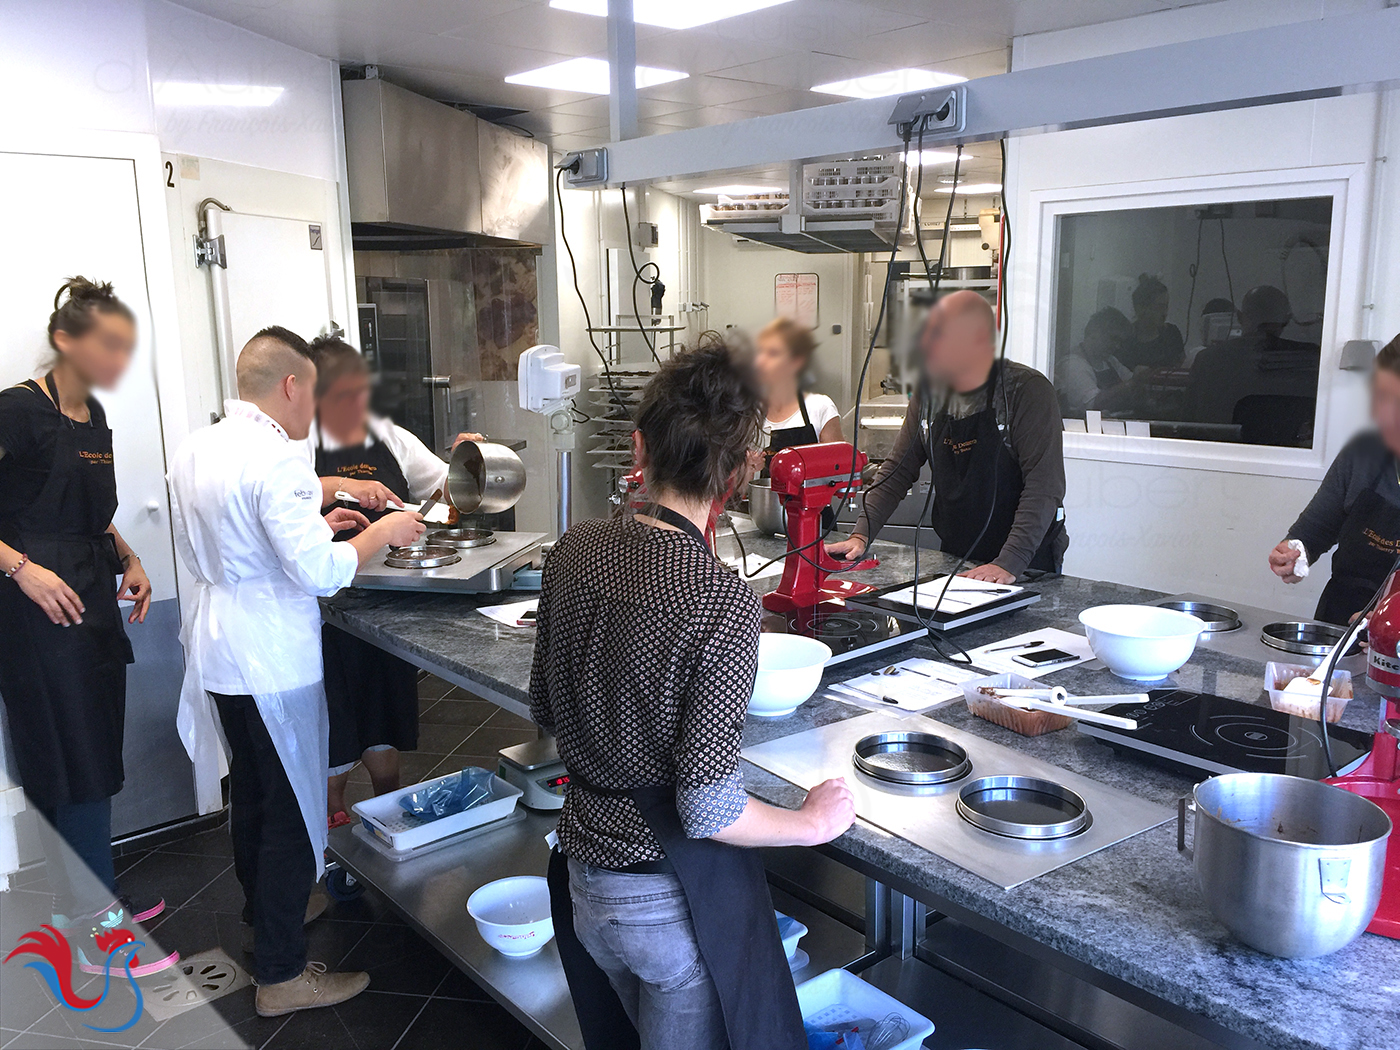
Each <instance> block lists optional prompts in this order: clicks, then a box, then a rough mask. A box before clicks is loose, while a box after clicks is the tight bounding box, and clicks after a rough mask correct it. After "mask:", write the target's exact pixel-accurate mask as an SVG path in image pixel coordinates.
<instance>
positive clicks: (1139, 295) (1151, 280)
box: [1133, 273, 1168, 310]
mask: <svg viewBox="0 0 1400 1050" xmlns="http://www.w3.org/2000/svg"><path fill="white" fill-rule="evenodd" d="M1167 294H1168V292H1167V286H1166V285H1165V284H1163V283H1162V279H1161V278H1160V277H1154V276H1153V275H1152V274H1150V273H1141V274H1138V283H1137V287H1136V288H1134V289H1133V309H1134V310H1141V309H1142V308H1143V307H1144V306H1146V305H1147V304H1148V303H1150V302H1152V300H1153V299H1156V298H1157V297H1158V296H1160V295H1167Z"/></svg>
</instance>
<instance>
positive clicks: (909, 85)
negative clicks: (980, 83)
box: [812, 69, 967, 98]
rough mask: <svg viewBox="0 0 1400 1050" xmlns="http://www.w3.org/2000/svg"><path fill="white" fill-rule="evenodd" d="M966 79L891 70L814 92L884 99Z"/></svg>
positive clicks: (949, 75)
mask: <svg viewBox="0 0 1400 1050" xmlns="http://www.w3.org/2000/svg"><path fill="white" fill-rule="evenodd" d="M966 80H967V77H960V76H958V75H957V74H955V73H937V72H934V71H932V70H928V69H891V70H890V71H889V72H887V73H871V74H870V75H869V76H864V77H853V78H852V79H850V80H833V81H832V82H831V83H829V84H818V85H816V86H815V87H814V88H812V90H813V91H820V92H821V93H822V94H824V95H845V96H846V97H847V98H884V97H886V96H887V95H904V94H907V93H908V92H910V91H926V90H928V89H929V88H938V87H947V86H948V85H950V84H961V83H963V82H965V81H966Z"/></svg>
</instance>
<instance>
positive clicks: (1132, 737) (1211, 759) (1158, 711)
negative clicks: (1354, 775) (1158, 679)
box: [1079, 689, 1371, 780]
mask: <svg viewBox="0 0 1400 1050" xmlns="http://www.w3.org/2000/svg"><path fill="white" fill-rule="evenodd" d="M1147 695H1148V697H1149V701H1148V703H1146V704H1114V705H1113V706H1112V707H1108V708H1105V709H1104V710H1105V711H1107V712H1108V713H1109V714H1114V715H1122V716H1124V717H1125V718H1132V719H1135V720H1136V721H1137V724H1138V727H1137V729H1136V730H1134V731H1131V732H1130V731H1128V730H1125V729H1115V728H1113V727H1112V726H1099V725H1089V724H1088V723H1083V722H1082V723H1080V726H1079V731H1080V732H1081V733H1087V734H1088V735H1089V736H1093V737H1097V738H1099V739H1100V740H1102V741H1103V742H1104V743H1106V744H1111V745H1112V746H1113V747H1115V748H1131V749H1133V750H1135V751H1142V752H1146V753H1147V754H1150V755H1156V756H1157V757H1158V758H1163V759H1167V760H1168V761H1171V762H1175V763H1178V764H1180V765H1184V766H1189V767H1191V768H1192V769H1199V770H1201V771H1203V772H1206V773H1288V774H1291V775H1293V776H1298V777H1307V778H1309V779H1311V780H1321V779H1322V778H1323V777H1326V776H1328V775H1330V774H1329V772H1328V769H1327V759H1326V757H1325V755H1324V754H1323V750H1322V732H1321V727H1320V726H1319V724H1318V723H1317V722H1315V721H1312V720H1311V719H1304V718H1295V717H1294V716H1292V715H1286V714H1283V713H1282V712H1280V711H1275V710H1273V709H1272V708H1269V707H1260V706H1258V705H1257V704H1246V703H1243V702H1241V701H1239V700H1230V699H1227V698H1226V697H1223V696H1212V695H1210V694H1209V693H1193V692H1190V691H1189V690H1185V689H1155V690H1153V691H1152V692H1149V693H1148V694H1147ZM1327 736H1328V739H1329V740H1330V741H1331V744H1332V760H1333V761H1334V762H1336V764H1337V770H1338V772H1340V773H1346V772H1348V771H1349V770H1350V769H1351V768H1352V767H1354V766H1356V765H1357V764H1358V763H1360V761H1361V760H1362V759H1363V758H1365V757H1366V755H1367V754H1369V753H1370V750H1371V736H1370V735H1369V734H1367V733H1361V732H1358V731H1357V730H1355V729H1346V728H1343V727H1341V726H1334V725H1329V726H1328V727H1327Z"/></svg>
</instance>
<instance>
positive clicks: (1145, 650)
mask: <svg viewBox="0 0 1400 1050" xmlns="http://www.w3.org/2000/svg"><path fill="white" fill-rule="evenodd" d="M1079 622H1080V623H1082V624H1083V625H1084V633H1085V634H1087V635H1088V636H1089V648H1091V649H1093V650H1094V655H1095V656H1097V657H1098V658H1099V659H1100V660H1102V661H1103V662H1104V663H1106V664H1108V669H1109V670H1110V671H1112V672H1113V673H1114V674H1116V675H1118V677H1120V678H1130V679H1132V680H1133V681H1137V682H1156V681H1160V680H1161V679H1163V678H1165V677H1167V675H1169V674H1171V673H1172V672H1173V671H1175V670H1176V669H1177V668H1179V667H1180V666H1181V665H1182V664H1184V663H1185V662H1186V661H1187V660H1189V659H1191V654H1192V653H1193V652H1195V650H1196V639H1198V638H1199V637H1200V636H1201V632H1202V631H1203V630H1205V626H1206V625H1205V622H1204V621H1203V620H1200V619H1198V618H1196V617H1195V616H1192V615H1191V614H1190V613H1184V612H1178V611H1177V610H1175V609H1159V608H1158V607H1157V606H1155V605H1096V606H1094V607H1093V608H1091V609H1085V610H1084V611H1083V612H1082V613H1080V614H1079Z"/></svg>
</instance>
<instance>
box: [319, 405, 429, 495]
mask: <svg viewBox="0 0 1400 1050" xmlns="http://www.w3.org/2000/svg"><path fill="white" fill-rule="evenodd" d="M368 430H369V437H368V439H367V440H366V445H371V444H374V443H375V442H376V441H377V442H380V443H381V444H384V445H386V446H388V449H389V452H390V454H391V455H392V456H393V457H394V459H396V460H397V461H398V464H399V469H400V470H402V471H403V476H404V478H405V479H406V480H407V481H408V498H409V500H411V501H412V502H414V503H421V502H423V500H425V499H427V498H428V497H429V496H431V495H432V494H433V493H434V492H436V491H437V490H438V489H440V488H442V487H443V486H444V485H446V484H447V463H446V461H445V460H443V459H442V458H441V457H440V456H436V455H434V454H433V451H432V449H430V448H428V446H427V445H425V444H423V442H422V441H420V440H419V439H418V435H417V434H415V433H413V432H412V431H411V430H405V429H404V428H403V427H401V426H399V425H398V424H396V423H395V422H394V421H393V420H392V419H384V418H383V417H381V416H370V417H369V425H368ZM298 444H299V445H301V447H302V449H303V452H304V453H305V455H306V461H307V462H308V463H310V464H311V467H312V469H313V470H314V469H315V467H316V449H317V447H318V446H319V447H321V448H324V449H325V450H326V451H327V452H335V451H337V450H339V449H342V448H344V447H345V446H344V445H342V444H341V443H340V442H339V441H337V440H336V439H335V438H333V437H331V435H330V434H327V433H325V432H324V431H322V430H321V425H320V423H319V422H313V423H312V424H311V433H310V434H308V435H307V437H306V440H305V441H302V442H298Z"/></svg>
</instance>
